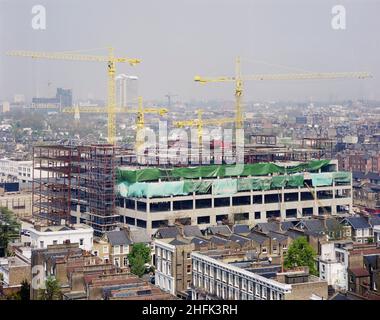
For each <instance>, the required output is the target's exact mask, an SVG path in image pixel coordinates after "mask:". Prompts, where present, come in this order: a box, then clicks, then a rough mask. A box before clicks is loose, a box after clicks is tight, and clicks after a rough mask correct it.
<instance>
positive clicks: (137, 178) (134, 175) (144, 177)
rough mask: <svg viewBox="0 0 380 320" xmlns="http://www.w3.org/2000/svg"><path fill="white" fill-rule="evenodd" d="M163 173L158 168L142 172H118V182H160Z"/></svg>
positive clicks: (141, 170)
mask: <svg viewBox="0 0 380 320" xmlns="http://www.w3.org/2000/svg"><path fill="white" fill-rule="evenodd" d="M161 175H162V172H161V170H160V169H158V168H147V169H140V170H122V169H118V170H117V171H116V178H117V181H118V182H124V181H127V182H129V183H134V182H143V181H153V180H158V179H159V178H160V177H161Z"/></svg>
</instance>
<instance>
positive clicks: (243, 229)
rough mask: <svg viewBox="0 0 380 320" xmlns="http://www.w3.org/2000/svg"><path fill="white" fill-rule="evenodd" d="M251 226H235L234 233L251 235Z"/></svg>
mask: <svg viewBox="0 0 380 320" xmlns="http://www.w3.org/2000/svg"><path fill="white" fill-rule="evenodd" d="M249 231H250V230H249V225H247V224H235V225H234V226H233V228H232V232H233V233H249Z"/></svg>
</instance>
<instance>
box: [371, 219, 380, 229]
mask: <svg viewBox="0 0 380 320" xmlns="http://www.w3.org/2000/svg"><path fill="white" fill-rule="evenodd" d="M369 224H370V225H371V227H374V226H378V225H380V217H371V218H369Z"/></svg>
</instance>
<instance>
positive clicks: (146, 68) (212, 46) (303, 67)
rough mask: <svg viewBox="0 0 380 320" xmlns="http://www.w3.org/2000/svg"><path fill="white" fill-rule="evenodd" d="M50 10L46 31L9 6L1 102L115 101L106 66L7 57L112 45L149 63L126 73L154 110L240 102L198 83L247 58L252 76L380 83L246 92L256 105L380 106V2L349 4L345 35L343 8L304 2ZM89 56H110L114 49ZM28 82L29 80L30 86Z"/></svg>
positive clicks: (295, 84)
mask: <svg viewBox="0 0 380 320" xmlns="http://www.w3.org/2000/svg"><path fill="white" fill-rule="evenodd" d="M40 4H41V5H43V6H44V7H45V8H46V21H47V22H46V30H34V29H33V28H32V27H31V21H32V18H33V14H32V13H31V9H32V7H33V6H34V5H35V3H34V2H33V1H23V2H22V3H20V2H17V3H14V2H12V1H7V0H5V1H1V2H0V6H1V13H2V14H3V17H2V19H1V20H2V23H3V26H2V30H3V31H2V33H1V38H2V41H1V44H0V46H1V47H0V49H1V52H2V59H1V61H2V63H0V68H1V74H2V76H1V77H0V86H1V88H2V92H1V97H0V98H1V99H4V100H10V99H11V98H12V97H13V95H14V94H17V93H24V94H25V95H26V96H27V97H28V98H29V99H30V98H31V97H33V96H49V94H50V93H51V91H52V89H51V87H66V88H72V89H73V94H74V98H75V99H82V100H83V99H86V98H88V96H93V97H94V98H96V99H105V96H106V76H105V70H104V69H105V66H104V65H102V64H99V63H83V62H70V61H67V62H65V61H44V60H40V61H39V60H34V61H32V60H28V59H16V58H13V57H7V56H4V53H5V52H6V51H8V50H14V49H23V50H35V51H47V52H50V51H77V50H83V49H87V48H106V47H107V46H110V45H112V46H114V47H115V50H116V54H117V55H118V56H124V55H126V56H129V57H137V58H141V60H142V63H141V64H140V65H138V66H135V67H133V68H131V67H129V66H119V67H118V70H117V71H118V73H125V74H128V75H136V76H138V77H139V93H140V94H141V95H142V96H144V98H145V99H147V100H152V99H162V100H163V99H164V98H165V95H166V94H167V92H173V93H175V94H178V96H179V97H181V99H182V100H185V101H186V100H233V90H234V89H233V85H232V84H219V85H210V86H208V85H207V86H201V85H199V84H197V83H194V81H193V77H194V76H195V75H196V74H201V75H205V76H222V75H227V76H229V75H233V74H234V59H235V57H236V56H237V55H240V56H241V57H242V69H243V73H244V74H255V73H287V72H304V71H311V72H335V71H337V72H341V71H368V72H371V73H372V74H373V76H374V77H373V79H367V80H365V81H359V80H349V79H348V80H331V81H321V80H313V81H275V82H271V81H269V82H260V83H259V82H252V83H246V84H245V86H246V91H245V100H246V101H249V100H253V101H258V100H295V101H302V100H305V101H307V100H316V101H318V100H339V99H341V100H348V99H370V100H375V99H380V96H379V95H378V94H377V93H376V87H378V86H379V84H380V83H379V82H378V80H377V78H378V77H377V75H378V74H379V73H380V64H379V62H378V59H377V56H378V55H379V53H380V42H379V40H377V39H376V38H374V37H373V38H372V37H371V36H370V33H371V30H373V29H375V28H376V27H378V26H379V24H380V22H378V21H377V20H376V16H375V14H374V12H375V11H376V9H378V8H379V7H380V3H379V2H374V1H365V2H363V3H361V4H359V3H357V2H352V1H343V2H342V5H344V6H345V8H346V12H347V28H346V29H345V30H334V29H333V28H332V27H331V19H332V18H333V14H332V13H331V8H332V7H333V6H334V5H335V3H334V1H329V0H327V1H323V2H319V3H317V2H314V3H313V4H311V5H310V4H309V5H305V4H302V3H301V2H299V1H285V2H284V3H279V2H278V1H269V2H264V1H249V2H248V1H242V0H240V1H237V2H235V4H231V3H230V2H228V1H218V3H216V1H209V2H207V3H203V2H201V1H192V2H191V3H190V2H185V3H184V4H181V5H179V4H176V3H175V2H174V1H172V0H165V1H161V2H160V4H151V3H149V4H148V2H147V1H141V2H139V3H132V2H130V1H117V0H114V1H111V4H113V5H111V7H110V11H109V12H108V13H105V12H104V5H102V3H101V2H99V1H91V5H90V6H89V3H88V1H82V2H81V4H77V3H75V7H74V2H73V1H65V3H64V4H63V3H59V4H58V3H57V2H55V3H54V2H48V1H41V2H40ZM113 8H117V10H116V9H113ZM169 9H170V10H169ZM67 19H69V20H67ZM66 21H70V23H69V24H67V23H66ZM98 21H103V23H97V22H98ZM147 21H148V23H147ZM83 22H85V23H83ZM7 30H12V32H11V33H10V32H7ZM120 30H122V32H120ZM284 34H286V37H284V36H283V35H284ZM363 35H366V36H363ZM367 35H368V36H367ZM210 39H212V41H210ZM81 52H83V53H89V54H106V53H107V51H106V49H103V50H95V51H86V50H84V51H81ZM289 66H290V67H291V68H289ZM23 72H24V73H25V77H22V76H20V74H22V73H23Z"/></svg>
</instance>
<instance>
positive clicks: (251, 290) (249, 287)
mask: <svg viewBox="0 0 380 320" xmlns="http://www.w3.org/2000/svg"><path fill="white" fill-rule="evenodd" d="M248 292H253V284H252V282H251V281H249V282H248Z"/></svg>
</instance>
